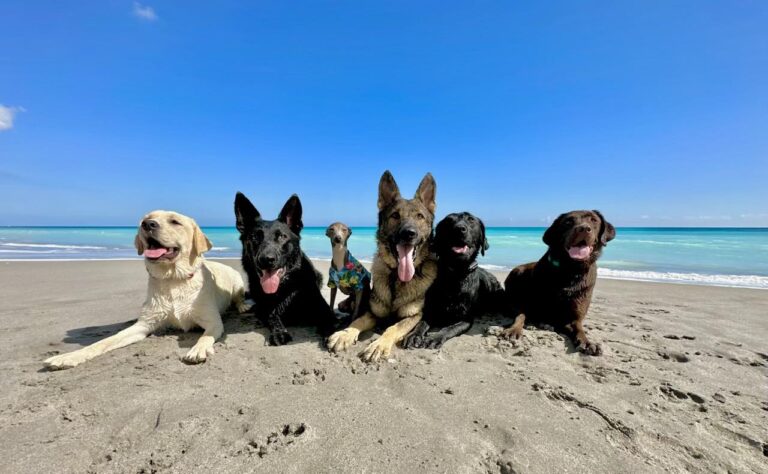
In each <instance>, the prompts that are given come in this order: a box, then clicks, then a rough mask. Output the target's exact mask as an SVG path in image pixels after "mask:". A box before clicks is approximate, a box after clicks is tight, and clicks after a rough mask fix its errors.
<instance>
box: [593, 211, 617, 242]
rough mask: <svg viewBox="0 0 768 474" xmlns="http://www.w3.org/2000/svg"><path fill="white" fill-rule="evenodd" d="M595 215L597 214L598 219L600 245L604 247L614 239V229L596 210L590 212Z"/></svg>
mask: <svg viewBox="0 0 768 474" xmlns="http://www.w3.org/2000/svg"><path fill="white" fill-rule="evenodd" d="M592 212H594V213H595V214H597V217H599V218H600V243H601V244H603V245H605V244H607V243H608V242H610V241H611V240H613V239H615V238H616V228H615V227H614V226H613V224H611V223H610V222H608V221H607V220H605V217H603V215H602V214H601V213H600V211H598V210H596V209H595V210H592Z"/></svg>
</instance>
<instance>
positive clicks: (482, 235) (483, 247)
mask: <svg viewBox="0 0 768 474" xmlns="http://www.w3.org/2000/svg"><path fill="white" fill-rule="evenodd" d="M477 222H478V223H479V224H480V238H479V239H478V240H480V242H478V247H480V255H485V251H486V250H488V249H489V248H491V246H490V244H488V239H487V238H486V237H485V224H484V223H483V221H482V220H480V219H478V220H477Z"/></svg>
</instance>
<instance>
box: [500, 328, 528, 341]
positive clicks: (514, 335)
mask: <svg viewBox="0 0 768 474" xmlns="http://www.w3.org/2000/svg"><path fill="white" fill-rule="evenodd" d="M499 337H502V338H504V339H509V340H510V341H516V340H518V339H520V338H521V337H523V328H521V327H517V326H512V327H508V328H507V329H505V330H503V331H501V334H499Z"/></svg>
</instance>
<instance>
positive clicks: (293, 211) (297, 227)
mask: <svg viewBox="0 0 768 474" xmlns="http://www.w3.org/2000/svg"><path fill="white" fill-rule="evenodd" d="M301 212H302V211H301V201H299V196H297V195H295V194H294V195H293V196H291V197H289V198H288V200H287V201H286V202H285V205H284V206H283V210H282V211H280V215H279V216H277V220H279V221H280V222H283V223H285V224H287V225H288V227H290V228H291V232H293V233H294V234H296V235H299V233H301V229H303V228H304V223H303V222H301Z"/></svg>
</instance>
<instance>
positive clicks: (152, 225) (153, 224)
mask: <svg viewBox="0 0 768 474" xmlns="http://www.w3.org/2000/svg"><path fill="white" fill-rule="evenodd" d="M141 227H142V228H143V229H144V230H154V229H157V228H158V227H160V224H158V223H157V221H156V220H154V219H144V220H143V221H142V222H141Z"/></svg>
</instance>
